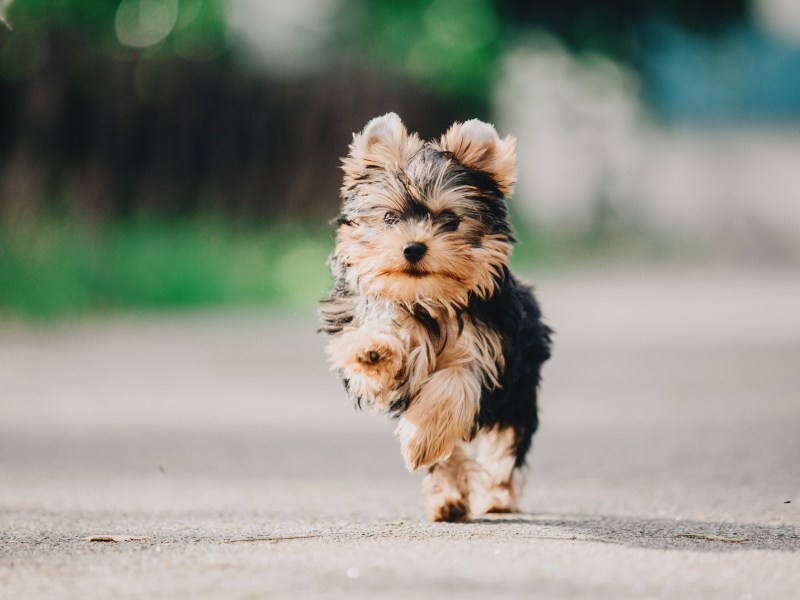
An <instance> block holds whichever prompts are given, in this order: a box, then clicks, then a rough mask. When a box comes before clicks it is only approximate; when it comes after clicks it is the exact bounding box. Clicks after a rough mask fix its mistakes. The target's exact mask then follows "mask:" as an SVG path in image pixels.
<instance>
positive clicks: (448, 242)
mask: <svg viewBox="0 0 800 600" xmlns="http://www.w3.org/2000/svg"><path fill="white" fill-rule="evenodd" d="M423 146H424V143H423V142H422V141H420V139H419V138H418V137H417V136H416V135H415V134H411V135H409V134H408V132H407V130H406V128H405V126H404V125H403V123H402V122H401V121H400V118H399V117H398V116H397V115H395V114H394V113H389V114H386V115H384V116H382V117H378V118H376V119H373V120H372V121H370V122H369V123H368V124H367V125H366V127H364V129H363V130H362V131H361V132H360V133H358V134H355V135H354V136H353V142H352V143H351V145H350V153H349V155H348V156H347V157H346V158H344V159H343V169H344V184H343V187H342V197H343V209H342V218H341V219H340V225H339V227H338V229H337V239H336V248H335V250H334V254H333V256H332V258H331V266H332V268H333V271H334V276H336V277H337V279H338V281H337V285H340V288H339V289H338V290H339V291H341V297H339V296H337V294H333V295H332V299H331V300H329V301H327V302H326V303H325V305H324V306H323V308H322V309H321V314H323V315H324V316H325V317H326V318H327V319H328V322H329V323H332V325H331V332H332V333H335V335H334V336H333V337H332V339H331V341H330V342H329V344H328V348H327V352H328V356H329V359H330V362H331V365H332V367H333V368H334V369H335V370H337V371H340V372H341V375H342V377H343V378H344V379H345V380H346V383H347V385H348V386H349V389H350V392H351V394H352V395H354V396H355V398H356V399H357V400H358V401H359V402H360V401H361V400H364V401H366V402H367V403H369V404H370V405H372V406H374V407H377V408H382V409H387V408H390V409H391V410H392V411H396V412H398V413H401V414H402V416H401V418H400V420H399V423H398V426H397V429H396V431H395V433H396V435H397V436H398V438H399V439H400V443H401V447H402V453H403V457H404V460H405V463H406V466H407V467H408V469H409V470H412V471H413V470H416V469H419V468H423V467H430V468H431V472H430V473H429V474H428V475H427V476H426V478H425V487H426V490H427V491H428V496H429V510H430V514H431V518H432V519H433V520H437V521H438V520H447V521H451V520H462V519H467V518H469V514H470V505H469V489H470V483H469V480H470V479H475V480H476V481H477V479H478V478H479V477H478V476H477V475H476V474H477V473H478V472H481V471H480V468H479V467H478V466H477V463H475V462H473V461H472V460H470V459H469V457H468V455H467V453H466V451H465V443H466V442H468V441H469V440H471V438H472V437H473V436H474V435H475V433H476V431H475V428H476V426H477V417H478V412H479V410H480V398H481V391H482V388H488V389H490V390H491V389H494V388H497V387H498V386H499V385H500V384H499V381H500V379H501V376H502V373H503V369H504V368H505V364H504V362H503V360H504V359H503V348H502V342H501V339H500V337H499V334H498V333H497V332H495V331H494V330H492V329H490V328H489V327H487V326H486V325H484V324H483V323H481V322H479V321H472V319H471V318H470V317H469V313H468V312H465V311H463V310H462V309H464V308H465V307H467V305H468V303H469V301H470V297H478V298H488V297H490V296H491V295H492V294H493V293H494V292H495V291H496V289H497V287H498V285H499V284H498V282H500V281H502V279H503V277H504V273H505V270H506V269H507V268H508V260H509V256H510V254H511V241H510V239H509V235H507V230H503V229H499V228H491V227H490V226H489V225H487V222H486V214H482V213H481V212H480V211H477V210H476V205H475V194H476V193H486V190H485V189H482V190H476V189H474V188H473V187H471V186H472V185H480V184H476V183H475V180H474V179H470V178H468V177H466V176H465V171H464V169H463V168H462V167H461V165H465V166H467V167H470V168H473V169H476V170H480V171H483V172H485V173H486V174H488V175H490V176H491V177H492V178H493V179H494V181H495V183H496V185H497V187H498V189H499V191H500V192H501V193H502V194H503V196H507V195H509V194H510V193H511V192H512V191H513V186H514V181H515V178H516V162H515V156H514V146H515V140H514V138H513V137H511V136H507V137H506V138H504V139H500V137H499V136H498V135H497V132H496V131H495V129H494V127H493V126H492V125H489V124H487V123H482V122H480V121H476V120H472V121H467V122H466V123H456V124H454V125H453V126H452V127H451V128H450V129H449V130H448V131H447V133H445V135H444V136H442V138H441V140H440V141H439V142H438V143H436V142H431V143H430V146H432V147H433V149H434V150H444V151H446V152H449V154H447V153H445V154H441V153H437V152H431V150H430V148H428V149H426V150H424V151H423V152H420V151H421V150H423ZM451 155H452V156H451ZM431 156H434V157H435V158H433V159H432V158H430V157H431ZM455 161H458V162H459V163H461V165H458V164H456V162H455ZM454 167H455V168H454ZM487 198H488V199H489V200H490V201H495V202H503V201H504V199H503V198H501V197H499V196H497V195H496V193H495V192H494V191H492V192H490V193H488V195H487ZM419 205H422V206H423V210H421V211H418V210H415V209H414V207H415V206H419ZM409 207H410V208H409ZM403 211H407V212H405V213H404V212H403ZM399 214H405V216H404V217H403V218H402V219H401V218H399V217H398V216H397V215H399ZM454 218H455V219H457V220H458V221H457V225H456V226H453V227H452V228H451V227H448V219H450V223H452V222H453V221H452V219H454ZM482 219H483V221H482ZM413 242H416V243H422V244H424V245H425V247H426V250H427V251H426V253H425V254H424V256H422V257H421V258H420V259H419V260H415V261H414V262H413V264H412V262H411V261H409V260H408V259H406V257H405V256H404V254H403V248H404V247H405V246H406V245H407V244H409V243H413ZM419 311H423V312H426V313H427V315H426V316H424V317H423V316H420V315H419ZM430 319H433V320H435V321H436V324H437V326H438V334H437V333H432V331H435V330H436V327H433V328H431V327H430V325H429V321H430ZM426 323H428V324H427V325H426ZM398 407H400V408H398ZM506 435H507V434H505V433H502V432H497V433H496V434H490V436H489V438H487V440H488V441H487V442H486V444H488V445H487V446H486V449H485V450H484V451H483V454H482V456H483V458H484V460H485V462H486V473H484V474H482V475H481V476H480V477H482V478H483V480H484V484H485V485H484V486H483V488H485V493H484V495H483V499H484V504H485V507H486V509H487V510H502V509H508V510H511V509H512V508H513V507H515V505H516V489H515V488H514V487H513V482H512V480H511V479H512V471H513V458H511V456H512V455H511V454H509V453H508V450H509V448H510V447H511V446H509V445H508V440H507V439H506ZM512 435H513V432H512ZM492 436H493V437H492ZM509 460H511V462H510V463H509ZM509 464H510V466H509ZM473 483H474V482H473ZM503 494H505V495H503Z"/></svg>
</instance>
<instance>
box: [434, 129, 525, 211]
mask: <svg viewBox="0 0 800 600" xmlns="http://www.w3.org/2000/svg"><path fill="white" fill-rule="evenodd" d="M516 144H517V140H516V139H515V138H514V137H513V136H510V135H508V136H506V137H505V138H504V139H502V140H501V139H500V136H498V135H497V131H496V130H495V128H494V127H493V126H492V125H490V124H489V123H484V122H482V121H478V120H477V119H472V120H470V121H467V122H465V123H454V124H453V125H452V126H451V127H450V129H448V130H447V133H445V134H444V135H443V136H442V139H441V141H440V142H439V145H440V146H441V147H442V149H444V150H448V151H450V152H452V153H453V156H455V157H456V159H457V160H459V161H460V162H461V163H462V164H464V165H466V166H468V167H472V168H473V169H477V170H479V171H484V172H486V173H489V174H490V175H492V177H493V178H494V180H495V181H496V182H497V185H498V187H499V188H500V191H501V192H503V195H504V196H510V195H511V194H512V193H513V191H514V182H515V181H516V179H517V159H516V153H515V150H516Z"/></svg>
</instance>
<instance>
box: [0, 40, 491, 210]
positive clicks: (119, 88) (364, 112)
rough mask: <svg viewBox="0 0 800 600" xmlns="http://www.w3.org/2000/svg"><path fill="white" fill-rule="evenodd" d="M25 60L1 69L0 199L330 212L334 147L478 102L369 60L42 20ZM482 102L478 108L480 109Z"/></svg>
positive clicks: (450, 115)
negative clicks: (158, 46)
mask: <svg viewBox="0 0 800 600" xmlns="http://www.w3.org/2000/svg"><path fill="white" fill-rule="evenodd" d="M39 51H40V52H44V53H45V55H44V56H41V57H39V58H38V59H37V60H38V61H39V63H40V64H39V65H38V66H37V68H36V70H35V72H34V73H32V74H30V75H28V76H26V77H23V78H6V79H3V78H0V132H2V134H0V209H1V210H2V212H1V213H0V214H2V216H3V217H4V218H6V219H12V220H13V219H14V218H15V217H19V216H24V215H27V214H29V213H30V212H31V211H40V210H42V209H46V210H56V211H58V212H59V213H66V214H74V213H80V214H81V215H88V216H101V217H102V216H119V215H125V214H130V213H137V212H141V211H147V212H155V213H157V214H166V215H174V214H183V213H187V212H193V211H197V210H209V211H216V212H221V213H225V214H227V215H229V216H232V217H234V218H243V219H250V218H260V219H266V218H269V219H285V218H288V217H293V218H298V217H299V218H318V217H330V216H333V215H334V214H335V211H336V205H337V194H338V186H339V181H340V175H339V170H338V165H339V160H338V159H339V157H340V156H342V155H343V154H344V153H346V150H347V144H348V143H349V141H350V137H351V133H352V132H353V131H355V130H358V129H360V128H361V127H363V125H364V124H365V123H366V121H367V120H369V119H370V118H372V117H374V116H375V115H376V114H380V113H382V112H387V111H390V110H392V111H396V112H398V113H400V114H401V115H402V116H403V118H404V120H405V122H406V123H407V124H408V125H409V127H410V128H413V129H415V130H418V131H420V133H421V134H423V135H426V136H434V135H439V134H440V133H442V132H443V131H444V129H445V128H446V127H447V126H448V125H449V124H450V123H451V122H452V121H453V120H455V119H465V118H470V117H473V116H476V115H475V109H474V106H466V105H464V106H459V105H457V103H455V102H454V101H452V100H449V101H447V100H444V99H442V98H440V97H438V96H436V95H435V94H433V93H432V92H429V91H426V90H424V89H421V88H420V87H418V86H415V85H413V84H411V83H409V82H407V81H403V80H401V79H399V78H397V77H391V78H390V77H389V76H386V75H383V74H381V73H379V72H377V71H376V70H375V69H370V68H368V67H365V66H362V65H358V64H354V63H352V62H351V63H348V64H345V63H342V64H339V65H337V66H335V67H333V68H330V69H327V70H325V71H323V72H314V73H305V74H300V75H295V76H292V75H287V76H284V77H276V76H269V75H267V74H264V73H263V72H260V71H257V70H255V69H252V68H248V67H247V66H246V65H242V64H240V63H236V62H234V61H233V60H232V59H231V58H230V57H229V56H227V55H223V56H222V57H220V58H216V59H213V60H211V61H205V62H192V61H181V60H157V59H146V58H142V57H139V56H137V55H136V54H134V53H129V54H126V53H120V52H116V53H102V52H98V51H96V50H95V49H94V48H92V47H91V46H90V45H88V44H87V43H85V42H83V41H82V40H80V39H78V38H76V37H72V36H70V35H66V34H64V33H63V32H58V31H54V32H50V33H49V34H48V35H47V42H46V44H43V45H42V46H41V47H40V49H39ZM477 116H481V115H477Z"/></svg>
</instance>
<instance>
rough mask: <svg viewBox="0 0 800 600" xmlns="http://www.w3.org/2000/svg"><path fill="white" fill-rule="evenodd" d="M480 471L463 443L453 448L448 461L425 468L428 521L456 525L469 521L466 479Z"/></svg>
mask: <svg viewBox="0 0 800 600" xmlns="http://www.w3.org/2000/svg"><path fill="white" fill-rule="evenodd" d="M479 470H480V467H478V465H477V464H475V461H473V460H472V459H471V458H470V457H469V455H468V454H467V452H466V450H465V449H464V444H463V443H459V444H458V445H457V446H456V448H455V449H454V450H453V453H452V454H451V455H450V456H449V458H447V459H446V460H443V461H442V462H439V463H436V464H435V465H433V466H431V467H430V468H429V469H428V474H427V475H425V479H423V481H422V489H423V490H424V491H425V494H426V495H427V496H428V517H429V518H430V520H431V521H450V522H457V521H466V520H468V519H469V518H470V507H469V489H470V481H469V480H470V478H471V476H472V475H473V474H474V473H476V472H478V471H479Z"/></svg>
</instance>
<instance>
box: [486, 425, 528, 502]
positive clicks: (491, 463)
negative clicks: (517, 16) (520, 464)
mask: <svg viewBox="0 0 800 600" xmlns="http://www.w3.org/2000/svg"><path fill="white" fill-rule="evenodd" d="M477 447H478V449H477V456H476V458H477V461H478V464H480V466H481V467H483V470H484V477H483V478H482V479H481V482H480V485H479V486H478V487H479V493H478V494H476V496H477V498H476V502H475V508H476V509H477V511H479V512H483V513H508V512H517V511H518V510H519V508H518V505H517V500H518V497H519V490H520V487H521V485H522V474H521V473H520V470H519V469H518V468H516V462H517V434H516V431H514V428H513V427H506V428H504V429H490V430H488V431H482V432H481V433H480V434H479V436H478V444H477Z"/></svg>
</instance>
